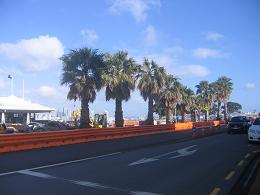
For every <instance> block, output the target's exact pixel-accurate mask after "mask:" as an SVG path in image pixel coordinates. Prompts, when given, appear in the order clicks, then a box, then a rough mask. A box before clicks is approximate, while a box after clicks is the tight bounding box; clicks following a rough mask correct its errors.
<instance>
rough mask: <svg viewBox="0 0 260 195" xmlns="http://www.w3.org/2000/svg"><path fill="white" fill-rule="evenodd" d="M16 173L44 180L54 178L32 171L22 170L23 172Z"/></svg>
mask: <svg viewBox="0 0 260 195" xmlns="http://www.w3.org/2000/svg"><path fill="white" fill-rule="evenodd" d="M17 173H21V174H24V175H30V176H34V177H40V178H44V179H55V178H56V177H53V176H51V175H48V174H45V173H39V172H34V171H29V170H23V171H18V172H17Z"/></svg>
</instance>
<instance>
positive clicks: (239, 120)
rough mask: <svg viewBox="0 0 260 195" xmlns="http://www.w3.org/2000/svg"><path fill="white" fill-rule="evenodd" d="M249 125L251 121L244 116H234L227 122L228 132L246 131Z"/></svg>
mask: <svg viewBox="0 0 260 195" xmlns="http://www.w3.org/2000/svg"><path fill="white" fill-rule="evenodd" d="M250 126H251V122H250V120H249V119H248V118H247V117H246V116H235V117H232V118H231V120H230V121H229V123H228V133H247V132H248V129H249V127H250Z"/></svg>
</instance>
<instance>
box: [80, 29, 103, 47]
mask: <svg viewBox="0 0 260 195" xmlns="http://www.w3.org/2000/svg"><path fill="white" fill-rule="evenodd" d="M80 34H81V35H82V36H83V40H84V41H86V42H87V43H88V44H92V43H93V42H95V41H97V40H98V39H99V37H98V35H97V33H96V31H94V30H89V29H86V30H84V29H82V30H81V31H80Z"/></svg>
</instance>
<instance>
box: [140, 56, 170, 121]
mask: <svg viewBox="0 0 260 195" xmlns="http://www.w3.org/2000/svg"><path fill="white" fill-rule="evenodd" d="M139 77H140V80H139V83H138V89H139V90H140V93H141V96H142V97H143V98H144V100H145V101H146V100H147V99H148V116H147V119H146V124H148V125H152V124H153V121H154V119H153V112H154V111H153V108H154V100H155V98H156V96H157V95H158V94H159V91H160V89H162V87H163V85H164V83H165V78H166V73H165V69H164V68H163V67H160V66H159V65H158V64H156V63H155V62H154V61H151V62H149V60H148V59H144V63H143V65H142V66H141V67H140V70H139Z"/></svg>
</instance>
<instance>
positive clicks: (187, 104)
mask: <svg viewBox="0 0 260 195" xmlns="http://www.w3.org/2000/svg"><path fill="white" fill-rule="evenodd" d="M181 94H182V98H181V103H180V104H178V107H179V109H180V111H181V116H182V117H181V118H182V122H185V121H186V114H187V113H188V112H191V109H192V106H193V105H194V101H195V99H194V92H193V90H192V89H190V88H188V87H186V86H182V87H181Z"/></svg>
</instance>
